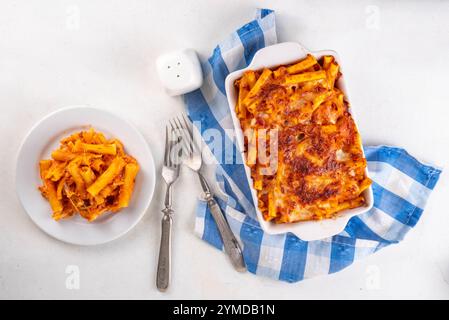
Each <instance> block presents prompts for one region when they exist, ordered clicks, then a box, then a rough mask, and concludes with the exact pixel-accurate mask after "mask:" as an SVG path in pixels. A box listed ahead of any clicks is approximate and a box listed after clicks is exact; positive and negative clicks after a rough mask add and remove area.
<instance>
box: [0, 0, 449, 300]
mask: <svg viewBox="0 0 449 320" xmlns="http://www.w3.org/2000/svg"><path fill="white" fill-rule="evenodd" d="M255 7H268V8H272V9H274V10H276V12H277V24H278V37H279V41H300V42H301V43H302V44H303V45H304V46H306V47H308V48H309V49H312V50H317V49H334V50H336V51H337V52H338V53H339V54H340V56H341V58H342V61H343V64H344V69H345V76H346V81H347V86H348V88H349V91H350V93H351V100H352V105H353V108H354V112H355V113H356V116H357V119H358V122H359V127H360V130H361V134H362V137H363V138H364V143H365V144H391V145H397V146H402V147H404V148H406V149H407V150H408V151H409V152H410V153H411V154H413V155H415V156H416V157H417V158H418V159H420V160H423V161H426V162H429V163H432V164H435V165H438V166H441V167H445V166H446V167H447V164H448V159H449V143H448V142H449V128H448V127H449V125H448V123H449V111H448V110H449V105H448V101H449V89H448V71H449V59H448V58H449V57H448V52H449V37H448V32H449V2H442V1H409V2H406V1H395V2H394V3H393V2H391V1H352V2H351V1H338V2H337V1H328V2H324V1H255V0H254V1H237V0H232V1H231V0H222V1H193V0H184V1H176V2H175V1H144V0H140V1H138V0H127V1H118V0H115V1H111V0H85V1H80V0H79V1H77V0H67V1H66V0H64V1H62V0H54V1H43V0H39V1H37V0H36V1H25V0H24V1H13V0H2V1H1V5H0V111H1V112H0V114H1V127H0V177H1V180H0V195H1V196H0V197H1V200H0V298H32V299H36V298H51V299H52V298H67V299H75V298H138V299H163V298H203V299H204V298H210V299H225V298H255V299H279V298H285V299H288V298H295V299H311V298H356V299H357V298H360V299H363V298H387V299H388V298H449V284H448V283H449V212H448V209H447V197H448V195H449V193H448V192H449V185H448V179H447V173H446V172H443V175H442V177H441V179H440V181H439V183H438V185H437V188H436V190H435V191H434V192H433V194H432V196H431V198H430V201H429V203H428V206H427V208H426V210H425V213H424V215H423V216H422V219H421V221H420V222H419V224H418V225H417V227H416V228H415V229H413V230H412V232H410V233H409V234H408V235H407V237H406V239H405V241H404V242H402V243H400V244H399V245H394V246H391V247H388V248H386V249H384V250H382V251H380V252H378V253H377V254H375V255H373V256H370V257H369V258H367V259H365V260H363V261H359V262H357V263H355V264H354V265H353V266H351V267H350V268H347V269H345V270H344V271H342V272H340V273H337V274H334V275H330V276H324V277H320V278H316V279H311V280H307V281H304V282H300V283H296V284H288V283H283V282H276V281H273V280H269V279H264V278H260V277H256V276H254V275H252V274H249V273H247V274H243V275H242V274H238V273H236V272H234V271H233V269H232V268H231V267H230V264H229V263H228V261H227V260H226V257H225V256H224V255H223V254H222V253H220V252H219V251H217V250H215V249H214V248H212V247H211V246H209V245H207V244H206V243H204V242H202V241H201V240H199V239H198V238H197V237H196V236H195V235H194V234H193V224H194V205H195V198H196V196H197V195H198V193H199V185H198V184H197V182H196V181H195V180H194V179H193V178H194V176H193V175H192V174H191V173H190V172H188V171H187V170H184V171H183V172H182V176H181V181H180V183H178V184H177V185H176V199H175V202H176V204H175V210H176V217H175V225H174V229H175V230H174V232H175V235H174V248H173V265H174V269H173V282H172V285H171V288H170V290H169V291H168V292H166V293H164V294H162V293H159V292H158V291H157V290H156V289H155V284H154V282H155V267H156V258H157V251H158V245H159V229H160V228H159V224H160V218H161V216H160V208H161V203H162V190H161V189H158V190H157V191H156V194H155V198H154V199H153V202H152V205H151V207H150V209H149V211H148V212H147V214H146V215H145V217H144V219H143V220H142V221H141V223H139V224H138V226H137V227H136V228H135V229H134V230H132V231H131V232H130V233H128V234H127V235H125V236H124V237H122V238H121V239H119V240H117V241H114V242H112V243H109V244H107V245H102V246H98V247H78V246H72V245H67V244H64V243H62V242H59V241H56V240H54V239H52V238H50V237H49V236H47V235H46V234H44V233H43V232H41V231H40V230H39V229H38V228H37V227H36V226H35V225H34V224H33V223H32V221H31V220H30V219H29V218H28V216H27V215H26V213H25V212H24V210H23V209H22V207H21V205H20V203H19V201H18V200H17V197H16V194H15V190H14V168H15V157H16V154H17V151H18V147H19V145H20V142H21V140H22V139H23V138H24V136H25V134H26V132H27V131H28V130H29V129H30V127H31V126H32V125H33V124H34V123H35V122H37V121H38V120H39V119H41V118H42V117H43V116H45V115H46V114H48V113H49V112H51V111H53V110H56V109H58V108H61V107H64V106H68V105H75V104H89V105H91V106H97V107H100V108H104V109H107V110H110V111H113V112H115V113H116V114H118V115H120V116H122V117H123V118H126V119H128V120H130V121H131V122H133V123H134V124H135V125H136V126H137V127H138V128H139V130H140V131H141V132H142V133H143V135H144V136H145V138H146V139H147V141H148V143H149V144H150V146H151V148H152V150H153V153H154V156H155V159H156V162H157V167H158V168H160V165H161V152H162V149H163V143H162V141H163V130H162V128H163V125H164V123H165V122H166V121H167V120H168V119H169V118H170V117H172V116H173V115H175V114H177V113H178V112H179V111H181V110H182V109H183V105H182V102H181V101H180V99H179V98H170V97H168V96H167V95H165V94H164V92H163V91H162V90H161V87H160V85H159V82H158V80H157V76H156V74H155V67H154V62H155V59H156V57H157V56H158V55H159V54H161V53H163V52H164V51H168V50H171V49H178V48H182V47H192V48H195V49H196V50H197V51H198V52H199V53H200V54H201V56H202V57H207V56H208V55H209V54H210V52H211V50H212V49H213V48H214V46H215V45H216V43H217V42H218V41H219V40H221V39H223V38H224V37H225V36H226V35H227V34H228V33H230V32H231V31H233V30H235V29H236V28H238V27H240V26H241V25H243V24H244V23H245V22H247V21H249V20H251V19H252V17H253V14H254V9H255ZM69 265H76V266H78V267H79V270H80V289H79V290H69V289H67V288H66V278H67V276H68V275H67V274H66V268H67V266H69Z"/></svg>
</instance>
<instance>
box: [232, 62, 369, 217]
mask: <svg viewBox="0 0 449 320" xmlns="http://www.w3.org/2000/svg"><path fill="white" fill-rule="evenodd" d="M339 76H340V72H339V66H338V64H337V62H336V61H335V59H334V57H332V56H325V57H323V58H322V59H321V60H320V61H317V60H315V58H314V57H313V56H311V55H309V56H307V57H306V58H305V59H303V60H301V61H299V62H297V63H295V64H292V65H290V66H280V67H279V68H277V69H275V70H270V69H264V70H261V71H247V72H245V74H244V75H243V76H242V78H240V79H238V80H237V81H236V82H235V86H236V88H237V90H238V92H239V96H238V101H237V105H236V113H237V116H238V118H239V120H240V123H241V126H242V129H243V131H244V132H245V148H246V163H247V165H248V166H250V167H251V176H252V178H253V182H254V188H255V189H256V190H257V196H258V206H259V209H260V210H261V212H262V214H263V216H264V218H265V219H266V220H271V221H274V222H276V223H286V222H295V221H304V220H317V219H323V218H332V217H334V216H335V215H336V214H337V213H338V212H339V211H341V210H344V209H349V208H355V207H359V206H362V205H364V203H365V198H364V197H363V195H362V192H363V191H364V190H365V189H366V188H368V187H369V185H370V184H371V180H370V179H369V178H368V177H366V174H365V168H366V160H365V158H364V156H363V152H362V148H361V141H360V136H359V133H358V131H357V128H356V126H355V124H354V120H353V118H352V116H351V114H350V112H349V106H348V103H347V101H346V100H345V97H344V94H343V92H342V91H341V90H340V89H339V88H338V87H336V86H334V84H335V83H337V80H338V77H339ZM262 129H263V130H268V131H271V132H276V133H277V134H276V136H277V148H275V149H274V150H275V151H276V152H274V153H273V152H272V150H273V149H271V148H272V146H270V148H268V147H266V148H264V149H263V150H261V144H260V143H261V141H262V140H260V139H261V138H264V137H265V138H266V136H267V135H265V134H261V133H260V132H261V130H262ZM264 132H265V131H264ZM273 137H274V136H271V135H269V138H268V142H267V143H266V145H267V146H268V145H269V144H270V143H272V142H273V143H275V142H276V141H275V140H274V138H273ZM261 153H265V155H268V156H271V157H275V164H276V166H275V167H276V168H274V169H273V168H272V167H270V166H269V165H268V164H267V163H266V162H262V161H261V160H260V156H261Z"/></svg>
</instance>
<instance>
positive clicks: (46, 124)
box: [16, 106, 156, 245]
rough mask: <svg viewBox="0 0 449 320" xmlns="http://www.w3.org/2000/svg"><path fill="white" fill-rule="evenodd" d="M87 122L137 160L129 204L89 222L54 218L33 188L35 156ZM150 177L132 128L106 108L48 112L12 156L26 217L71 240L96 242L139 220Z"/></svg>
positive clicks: (150, 164) (146, 153)
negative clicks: (56, 219)
mask: <svg viewBox="0 0 449 320" xmlns="http://www.w3.org/2000/svg"><path fill="white" fill-rule="evenodd" d="M89 126H93V127H94V128H95V129H96V130H98V131H101V132H103V133H104V134H105V135H106V136H107V137H115V138H118V139H119V140H121V141H122V142H123V144H124V146H125V150H126V152H127V153H129V154H130V155H132V156H133V157H135V158H136V159H137V161H138V162H139V166H140V170H139V173H138V175H137V177H136V183H135V188H134V193H133V195H132V199H131V203H130V206H129V207H128V208H126V209H123V210H122V211H120V212H118V213H116V214H112V213H106V214H104V215H103V216H101V217H99V218H98V219H97V220H95V221H93V222H90V223H89V222H87V221H86V220H85V219H83V218H81V217H80V216H79V215H76V216H74V217H72V218H69V219H65V220H60V221H54V220H53V219H52V217H51V208H50V205H49V204H48V202H47V200H45V199H44V198H43V197H42V195H41V194H40V192H39V190H38V189H37V188H38V186H39V185H41V180H40V177H39V168H38V164H39V160H41V159H49V158H50V154H51V151H52V150H54V149H56V148H57V147H58V146H59V140H60V139H61V138H63V137H65V136H68V135H70V134H71V133H74V132H78V131H80V130H83V129H86V128H88V127H89ZM155 177H156V176H155V167H154V161H153V156H152V155H151V151H150V149H149V147H148V144H147V143H146V141H145V139H144V138H143V136H142V135H141V134H140V133H139V131H137V129H136V128H134V126H132V125H131V124H129V123H128V122H126V121H124V120H122V119H120V118H119V117H117V116H115V115H114V114H112V113H109V112H107V111H104V110H100V109H95V108H90V107H84V106H76V107H70V108H65V109H61V110H58V111H55V112H53V113H51V114H49V115H48V116H46V117H45V118H44V119H42V120H41V121H39V122H38V123H37V124H36V125H35V126H34V127H33V128H32V129H31V131H30V132H29V133H28V135H27V136H26V138H25V140H24V141H23V143H22V146H21V148H20V150H19V155H18V158H17V167H16V190H17V194H18V196H19V199H20V201H21V202H22V205H23V207H24V208H25V210H26V212H27V213H28V215H29V216H30V218H31V219H32V220H33V221H34V222H35V223H36V224H37V225H38V226H39V228H41V229H42V230H43V231H45V232H46V233H48V234H49V235H50V236H52V237H54V238H56V239H59V240H61V241H64V242H67V243H72V244H78V245H96V244H101V243H105V242H108V241H111V240H114V239H117V238H118V237H120V236H121V235H123V234H125V233H126V232H127V231H129V230H131V229H132V228H133V227H134V226H135V225H136V224H137V222H139V220H140V219H141V218H142V217H143V215H144V214H145V212H146V210H147V209H148V206H149V205H150V201H151V198H152V196H153V191H154V184H155Z"/></svg>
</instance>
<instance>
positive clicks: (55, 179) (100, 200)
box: [39, 128, 139, 222]
mask: <svg viewBox="0 0 449 320" xmlns="http://www.w3.org/2000/svg"><path fill="white" fill-rule="evenodd" d="M39 170H40V177H41V179H42V185H41V186H40V187H39V190H40V191H41V193H42V195H43V196H44V197H45V198H46V199H47V200H48V202H49V204H50V207H51V209H52V211H53V215H52V217H53V219H54V220H57V221H58V220H60V219H64V218H69V217H71V216H73V215H75V214H77V213H78V214H79V215H80V216H81V217H83V218H84V219H86V220H88V221H89V222H90V221H94V220H95V219H97V218H98V217H99V216H101V215H102V214H104V213H105V212H118V211H120V210H121V209H123V208H126V207H128V205H129V203H130V200H131V196H132V193H133V188H134V181H135V178H136V176H137V174H138V172H139V164H138V163H137V161H136V159H135V158H133V157H132V156H130V155H128V154H126V152H125V149H124V146H123V144H122V143H121V142H120V141H119V140H118V139H116V138H112V139H107V138H106V137H105V135H104V134H103V133H101V132H97V131H95V130H94V129H93V128H90V129H89V130H87V131H81V132H77V133H74V134H72V135H70V136H68V137H65V138H63V139H62V140H61V141H60V146H59V148H58V149H56V150H54V151H53V152H52V153H51V159H45V160H41V161H40V162H39Z"/></svg>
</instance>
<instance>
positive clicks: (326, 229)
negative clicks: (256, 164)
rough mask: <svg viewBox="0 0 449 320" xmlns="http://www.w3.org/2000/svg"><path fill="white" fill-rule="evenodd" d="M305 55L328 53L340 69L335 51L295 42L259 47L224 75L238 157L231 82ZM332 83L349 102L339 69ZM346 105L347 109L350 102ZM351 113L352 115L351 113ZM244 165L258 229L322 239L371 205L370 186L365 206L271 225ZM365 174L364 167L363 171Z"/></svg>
mask: <svg viewBox="0 0 449 320" xmlns="http://www.w3.org/2000/svg"><path fill="white" fill-rule="evenodd" d="M307 54H311V55H313V56H314V57H315V58H317V59H320V58H321V57H322V56H324V55H332V56H334V57H335V59H336V61H337V62H338V64H339V65H340V69H341V61H340V59H339V57H338V55H337V53H336V52H334V51H329V50H325V51H315V52H310V51H308V50H307V49H305V48H304V47H303V46H301V45H300V44H299V43H295V42H283V43H279V44H276V45H273V46H269V47H265V48H263V49H260V50H259V51H257V52H256V54H255V55H254V58H253V60H252V62H251V64H250V65H249V66H248V67H246V68H245V69H241V70H237V71H234V72H232V73H230V74H229V75H228V76H227V77H226V81H225V88H226V95H227V98H228V104H229V109H230V112H231V115H232V121H233V123H234V127H235V131H236V139H237V146H238V148H239V151H240V153H241V155H242V159H244V154H243V150H244V140H243V131H242V129H241V126H240V121H239V120H238V118H237V115H236V113H235V104H236V100H237V90H236V89H235V87H234V81H235V80H237V79H238V78H240V77H241V76H242V75H243V73H244V72H245V71H246V70H259V69H263V68H273V67H277V66H279V65H287V64H291V63H293V62H296V61H298V60H301V59H303V58H305V57H306V55H307ZM336 85H337V86H338V87H339V88H340V89H341V90H342V91H343V93H344V94H345V97H346V100H347V101H348V102H349V99H348V92H347V90H346V87H345V85H344V72H343V71H342V76H341V77H340V79H339V80H338V82H337V84H336ZM349 105H350V109H351V104H349ZM352 116H353V117H354V115H353V114H352ZM354 121H355V119H354ZM355 122H356V121H355ZM356 125H357V122H356ZM362 150H363V149H362ZM244 166H245V172H246V176H247V178H248V182H249V186H250V189H251V194H252V198H253V203H254V205H255V208H256V212H257V218H258V221H259V224H260V225H261V227H262V229H263V230H264V231H265V232H267V233H269V234H280V233H286V232H292V233H293V234H295V235H297V236H298V237H299V238H300V239H302V240H306V241H311V240H318V239H324V238H327V237H330V236H333V235H335V234H338V233H340V232H341V231H343V229H344V228H345V226H346V224H347V223H348V221H349V219H350V218H351V217H353V216H355V215H358V214H361V213H363V212H367V211H368V210H370V209H371V208H372V207H373V191H372V188H371V186H370V187H369V188H368V189H367V190H365V191H364V193H363V196H364V197H365V200H366V202H365V206H362V207H359V208H354V209H349V210H343V211H341V212H340V213H339V214H338V215H337V217H335V218H333V219H324V220H319V221H301V222H295V223H290V224H275V223H273V222H269V221H265V220H264V218H263V216H262V213H261V212H260V210H259V208H258V206H257V193H256V190H255V189H254V188H253V181H252V178H251V171H250V168H249V167H248V166H247V165H246V164H244ZM366 174H367V175H368V170H366Z"/></svg>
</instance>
